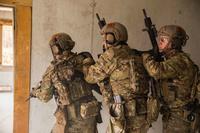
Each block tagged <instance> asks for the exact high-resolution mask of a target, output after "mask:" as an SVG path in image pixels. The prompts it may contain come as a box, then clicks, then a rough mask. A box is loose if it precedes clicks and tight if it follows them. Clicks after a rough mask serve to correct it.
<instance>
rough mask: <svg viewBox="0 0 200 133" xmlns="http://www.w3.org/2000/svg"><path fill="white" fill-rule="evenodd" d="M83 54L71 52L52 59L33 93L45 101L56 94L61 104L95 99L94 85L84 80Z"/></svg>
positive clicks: (57, 100) (58, 102)
mask: <svg viewBox="0 0 200 133" xmlns="http://www.w3.org/2000/svg"><path fill="white" fill-rule="evenodd" d="M83 55H84V54H75V53H70V56H69V55H68V56H66V55H63V57H62V58H61V59H60V60H56V61H52V62H51V64H50V66H49V67H48V68H47V70H46V72H45V73H44V75H43V77H42V80H41V81H40V83H39V85H38V86H37V87H36V88H35V89H33V91H32V94H33V95H34V96H35V97H36V98H38V99H39V100H41V101H43V102H48V101H49V100H50V99H52V97H53V95H54V96H55V98H56V102H57V104H59V105H69V104H71V103H73V102H75V101H81V100H82V101H84V100H86V101H88V100H92V99H95V98H94V97H93V95H92V87H93V86H92V85H91V84H89V83H87V82H86V81H85V80H84V76H83V73H82V61H83V60H84V59H85V57H84V56H83Z"/></svg>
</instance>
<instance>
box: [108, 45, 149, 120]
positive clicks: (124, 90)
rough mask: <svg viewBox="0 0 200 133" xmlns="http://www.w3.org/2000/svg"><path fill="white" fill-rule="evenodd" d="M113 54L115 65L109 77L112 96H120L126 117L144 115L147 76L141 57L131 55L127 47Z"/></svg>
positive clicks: (147, 85)
mask: <svg viewBox="0 0 200 133" xmlns="http://www.w3.org/2000/svg"><path fill="white" fill-rule="evenodd" d="M122 47H123V46H122ZM114 53H115V55H116V57H114V58H115V59H116V60H117V62H116V64H117V65H116V69H115V70H114V71H113V72H112V74H111V76H110V84H111V87H112V91H113V95H114V96H115V95H120V96H122V99H123V100H124V101H125V115H126V116H127V117H129V116H130V117H132V116H135V115H139V114H146V113H147V95H148V92H149V76H148V73H147V71H146V70H145V68H144V66H143V62H142V57H141V56H140V55H136V54H134V53H132V50H131V49H130V48H128V47H127V48H126V47H125V48H121V49H117V50H116V51H114Z"/></svg>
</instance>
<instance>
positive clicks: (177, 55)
mask: <svg viewBox="0 0 200 133" xmlns="http://www.w3.org/2000/svg"><path fill="white" fill-rule="evenodd" d="M143 63H144V66H145V68H146V69H147V71H148V73H149V74H150V75H151V76H152V77H154V78H155V79H157V80H158V79H159V86H160V89H161V90H160V92H161V96H163V100H164V101H165V102H166V103H167V104H168V105H169V107H171V108H177V107H181V106H183V105H184V104H186V103H187V102H188V101H189V100H190V98H191V91H192V85H193V82H194V77H195V74H196V67H195V64H194V63H193V61H192V60H191V59H190V58H189V56H188V55H187V54H186V53H184V52H182V51H176V50H173V51H171V52H170V53H168V54H167V55H166V56H165V57H164V61H162V62H156V61H155V60H154V58H153V56H152V55H150V54H148V53H145V54H143Z"/></svg>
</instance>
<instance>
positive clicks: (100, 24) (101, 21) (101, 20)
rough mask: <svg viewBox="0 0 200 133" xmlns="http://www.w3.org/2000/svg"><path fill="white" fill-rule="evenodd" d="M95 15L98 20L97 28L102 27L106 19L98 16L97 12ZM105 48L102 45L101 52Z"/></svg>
mask: <svg viewBox="0 0 200 133" xmlns="http://www.w3.org/2000/svg"><path fill="white" fill-rule="evenodd" d="M96 16H97V20H98V25H99V28H100V29H102V28H103V27H104V26H105V25H106V21H105V19H104V18H102V19H101V18H100V17H99V14H98V13H96ZM105 51H106V49H105V46H103V52H105ZM100 55H101V54H98V57H99V56H100Z"/></svg>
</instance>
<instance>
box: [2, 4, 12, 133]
mask: <svg viewBox="0 0 200 133" xmlns="http://www.w3.org/2000/svg"><path fill="white" fill-rule="evenodd" d="M13 16H14V10H13V8H11V7H5V6H0V114H2V115H0V133H13V110H14V109H13V105H14V100H13V99H14V19H13V18H14V17H13Z"/></svg>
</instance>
